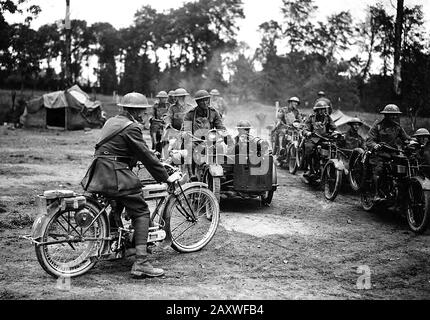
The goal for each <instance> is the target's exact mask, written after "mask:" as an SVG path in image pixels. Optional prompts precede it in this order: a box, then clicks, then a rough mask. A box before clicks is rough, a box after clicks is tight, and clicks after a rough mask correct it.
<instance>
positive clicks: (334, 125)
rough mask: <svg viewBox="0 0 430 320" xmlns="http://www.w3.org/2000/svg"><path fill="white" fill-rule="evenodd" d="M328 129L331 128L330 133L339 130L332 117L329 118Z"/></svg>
mask: <svg viewBox="0 0 430 320" xmlns="http://www.w3.org/2000/svg"><path fill="white" fill-rule="evenodd" d="M328 119H329V120H328V128H329V131H330V132H334V131H336V130H337V126H336V124H335V123H334V121H333V119H332V118H331V117H330V116H328Z"/></svg>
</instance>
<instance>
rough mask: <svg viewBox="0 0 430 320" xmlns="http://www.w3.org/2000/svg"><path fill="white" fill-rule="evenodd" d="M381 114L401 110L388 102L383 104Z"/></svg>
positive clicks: (398, 112) (396, 112)
mask: <svg viewBox="0 0 430 320" xmlns="http://www.w3.org/2000/svg"><path fill="white" fill-rule="evenodd" d="M381 114H402V112H401V111H400V109H399V107H398V106H396V105H395V104H388V105H386V106H385V108H384V110H382V111H381Z"/></svg>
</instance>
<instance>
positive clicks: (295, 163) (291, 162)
mask: <svg viewBox="0 0 430 320" xmlns="http://www.w3.org/2000/svg"><path fill="white" fill-rule="evenodd" d="M288 155H289V156H288V171H289V172H290V173H291V174H296V172H297V170H298V169H299V159H298V150H297V148H296V146H295V145H294V144H291V146H290V148H289V150H288Z"/></svg>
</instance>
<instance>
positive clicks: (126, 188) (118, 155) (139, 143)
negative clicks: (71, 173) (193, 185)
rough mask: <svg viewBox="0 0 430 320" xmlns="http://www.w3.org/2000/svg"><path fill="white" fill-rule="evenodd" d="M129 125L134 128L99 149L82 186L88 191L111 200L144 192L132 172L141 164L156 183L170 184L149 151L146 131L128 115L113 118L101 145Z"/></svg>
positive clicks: (165, 172) (157, 161)
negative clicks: (144, 132)
mask: <svg viewBox="0 0 430 320" xmlns="http://www.w3.org/2000/svg"><path fill="white" fill-rule="evenodd" d="M126 124H130V125H129V126H128V127H127V128H126V129H125V130H123V131H122V132H120V133H119V134H117V135H116V136H114V137H113V138H112V139H110V140H109V141H107V142H106V143H105V144H103V145H102V146H100V147H99V148H96V151H95V154H94V160H93V162H92V164H91V166H90V168H89V169H88V172H87V175H86V177H85V178H84V180H83V181H82V182H81V184H82V185H83V187H84V189H85V190H86V191H88V192H93V193H101V194H105V195H107V196H109V197H121V196H124V195H129V194H135V193H138V192H141V188H142V184H141V182H140V180H139V178H138V177H137V176H136V175H135V174H134V173H133V172H132V171H131V169H132V167H133V166H134V165H135V164H136V162H137V161H141V162H142V163H143V164H144V165H145V167H146V169H147V170H148V172H149V173H150V174H151V175H152V176H153V177H154V179H155V180H157V181H158V182H167V179H168V178H169V176H168V173H167V171H166V169H165V168H164V167H163V165H162V164H161V163H160V161H159V160H158V158H157V157H156V156H155V155H154V153H153V152H152V151H150V150H149V148H148V146H147V145H146V143H145V141H144V140H143V136H142V129H141V128H140V126H139V125H138V123H137V122H136V121H135V119H134V118H133V117H132V116H131V115H130V114H129V113H128V112H123V113H121V114H120V115H118V116H116V117H113V118H110V119H109V120H108V121H107V122H106V123H105V125H104V127H103V128H102V131H101V136H100V139H99V142H100V141H102V140H103V139H104V138H106V137H107V136H110V135H111V134H112V133H113V132H115V131H116V130H117V129H118V128H122V127H124V125H126Z"/></svg>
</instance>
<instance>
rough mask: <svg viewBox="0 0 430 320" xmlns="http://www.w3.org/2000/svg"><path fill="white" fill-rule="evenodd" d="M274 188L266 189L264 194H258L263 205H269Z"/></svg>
mask: <svg viewBox="0 0 430 320" xmlns="http://www.w3.org/2000/svg"><path fill="white" fill-rule="evenodd" d="M274 193H275V190H270V191H266V192H265V193H264V194H262V195H261V196H260V199H261V204H262V205H263V206H266V207H269V206H270V204H271V203H272V200H273V194H274Z"/></svg>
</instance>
